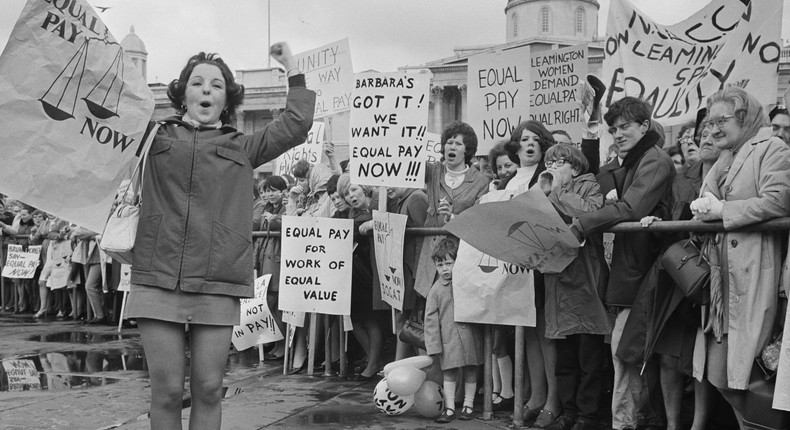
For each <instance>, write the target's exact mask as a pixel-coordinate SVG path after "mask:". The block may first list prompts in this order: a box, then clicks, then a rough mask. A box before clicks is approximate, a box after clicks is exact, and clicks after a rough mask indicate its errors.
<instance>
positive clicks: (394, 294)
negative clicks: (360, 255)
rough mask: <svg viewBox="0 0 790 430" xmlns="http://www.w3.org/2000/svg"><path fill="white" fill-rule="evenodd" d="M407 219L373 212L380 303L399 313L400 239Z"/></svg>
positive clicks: (387, 213)
mask: <svg viewBox="0 0 790 430" xmlns="http://www.w3.org/2000/svg"><path fill="white" fill-rule="evenodd" d="M408 218H409V217H407V216H406V215H401V214H395V213H390V212H380V211H376V210H374V211H373V243H374V246H375V248H376V268H377V269H378V272H379V273H378V275H379V285H380V286H381V299H382V300H384V301H385V302H387V303H389V305H390V306H392V307H393V308H395V309H397V310H399V311H402V310H403V294H404V287H405V285H404V283H403V280H404V277H403V236H404V234H406V220H407V219H408Z"/></svg>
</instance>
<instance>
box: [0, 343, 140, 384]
mask: <svg viewBox="0 0 790 430" xmlns="http://www.w3.org/2000/svg"><path fill="white" fill-rule="evenodd" d="M135 370H137V371H146V370H148V367H147V364H146V362H145V356H144V355H143V352H142V350H123V351H121V350H107V351H60V352H48V353H42V354H37V355H28V356H24V357H20V358H18V359H13V360H3V362H2V366H1V367H0V391H39V390H49V391H67V390H73V389H81V388H91V387H96V386H101V385H108V384H112V383H115V382H118V381H120V380H121V379H120V378H114V377H112V376H107V375H105V374H104V372H118V371H135ZM98 373H101V374H98Z"/></svg>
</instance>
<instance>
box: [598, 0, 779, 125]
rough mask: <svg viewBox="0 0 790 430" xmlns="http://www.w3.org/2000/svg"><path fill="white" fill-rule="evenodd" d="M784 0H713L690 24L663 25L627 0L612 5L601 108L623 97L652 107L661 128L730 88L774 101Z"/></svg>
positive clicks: (687, 116) (691, 114)
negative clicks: (739, 86) (739, 85)
mask: <svg viewBox="0 0 790 430" xmlns="http://www.w3.org/2000/svg"><path fill="white" fill-rule="evenodd" d="M781 28H782V0H761V1H751V2H746V1H728V0H712V1H711V2H710V3H708V5H707V6H705V7H704V8H702V10H700V11H699V12H697V13H695V14H694V15H692V16H691V17H689V18H688V19H686V20H684V21H682V22H679V23H677V24H674V25H669V26H666V25H661V24H658V23H656V22H655V21H653V20H652V19H650V18H649V17H648V16H646V15H645V14H644V13H642V11H640V10H639V9H637V8H636V7H635V6H634V5H633V4H631V2H630V1H629V0H612V2H611V3H610V4H609V18H608V21H607V29H606V37H607V38H606V42H605V44H604V49H605V58H604V62H603V77H602V78H603V79H602V80H603V83H604V84H606V85H607V87H608V89H607V95H606V97H605V99H604V103H605V105H606V106H609V105H611V103H612V102H614V101H616V100H619V99H621V98H622V97H625V96H634V97H641V98H644V99H646V100H647V101H649V102H650V104H652V105H653V118H655V119H656V120H659V121H661V123H662V124H664V125H665V126H667V125H675V124H680V123H683V122H686V121H689V120H694V119H695V118H696V113H697V110H699V109H700V108H702V107H704V106H705V100H706V99H707V98H708V96H710V95H711V94H713V93H714V92H716V91H718V90H719V89H722V88H724V87H725V85H726V84H728V83H734V82H737V81H740V80H744V79H746V80H748V83H747V84H746V90H747V91H749V92H750V93H751V94H753V95H755V96H756V97H757V98H758V99H759V100H760V101H762V102H763V103H765V104H770V103H776V79H777V65H778V63H779V57H780V55H781V46H780V45H779V42H780V41H781V34H780V32H781Z"/></svg>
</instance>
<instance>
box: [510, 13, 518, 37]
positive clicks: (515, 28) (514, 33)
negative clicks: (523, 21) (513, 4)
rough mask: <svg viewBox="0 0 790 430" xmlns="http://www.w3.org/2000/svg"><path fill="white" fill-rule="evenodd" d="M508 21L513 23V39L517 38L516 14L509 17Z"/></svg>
mask: <svg viewBox="0 0 790 430" xmlns="http://www.w3.org/2000/svg"><path fill="white" fill-rule="evenodd" d="M510 20H511V21H512V23H513V38H514V39H516V38H518V14H516V13H514V14H513V15H511V17H510Z"/></svg>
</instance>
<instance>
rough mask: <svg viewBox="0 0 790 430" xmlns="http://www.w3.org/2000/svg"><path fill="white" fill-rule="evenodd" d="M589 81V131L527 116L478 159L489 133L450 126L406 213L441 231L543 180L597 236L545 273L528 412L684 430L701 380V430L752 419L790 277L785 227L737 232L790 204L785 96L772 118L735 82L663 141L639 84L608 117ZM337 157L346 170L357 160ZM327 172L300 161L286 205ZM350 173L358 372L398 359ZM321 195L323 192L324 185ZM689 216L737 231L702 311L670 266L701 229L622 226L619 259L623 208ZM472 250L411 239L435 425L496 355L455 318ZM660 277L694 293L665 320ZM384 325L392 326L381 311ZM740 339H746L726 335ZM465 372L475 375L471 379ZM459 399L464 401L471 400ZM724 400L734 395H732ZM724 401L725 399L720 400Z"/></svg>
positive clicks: (638, 213) (347, 196)
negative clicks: (755, 368) (605, 136)
mask: <svg viewBox="0 0 790 430" xmlns="http://www.w3.org/2000/svg"><path fill="white" fill-rule="evenodd" d="M591 83H592V84H593V86H594V87H595V92H596V100H595V105H596V106H595V109H594V110H593V115H591V122H590V123H589V124H588V127H587V129H586V130H582V136H583V139H582V142H577V143H574V142H573V141H572V139H571V138H570V137H569V136H568V133H566V132H564V131H562V130H557V131H555V132H550V131H549V130H548V129H546V127H545V126H544V125H543V124H541V123H540V122H537V121H525V122H524V123H522V124H519V126H518V127H516V128H515V129H514V131H513V133H512V135H511V137H510V139H508V140H507V141H502V142H499V143H497V144H496V145H495V146H494V147H493V148H492V149H491V150H490V152H489V154H488V157H487V159H486V162H485V163H483V162H481V161H478V162H477V163H476V164H475V163H473V154H474V153H475V152H476V150H477V137H476V134H475V132H474V130H473V129H472V128H471V127H470V126H469V125H468V124H465V123H462V122H453V123H451V124H448V125H447V126H446V127H445V129H444V130H443V132H442V135H441V137H442V140H441V152H442V159H441V161H438V162H434V163H428V165H427V169H426V183H425V187H424V189H422V190H411V189H400V188H391V189H388V202H387V210H388V211H390V212H395V213H403V214H407V215H408V216H409V224H408V226H420V225H424V226H428V227H441V226H443V225H445V224H446V223H447V222H449V221H450V220H451V219H452V217H453V216H455V215H458V214H459V213H461V212H463V211H464V210H466V209H468V208H469V207H471V206H473V205H475V204H477V203H478V202H479V200H480V198H481V197H482V196H483V194H485V193H486V192H488V191H489V190H511V191H513V192H516V193H520V192H524V191H526V190H528V189H530V188H533V187H536V188H539V189H541V190H542V191H543V192H544V193H545V194H546V195H547V197H548V198H549V200H550V201H551V203H552V204H553V206H554V207H555V209H556V210H557V211H558V213H559V214H560V216H561V217H562V218H563V219H565V220H566V221H567V223H568V225H569V227H570V229H571V231H572V232H573V233H574V234H575V235H576V236H577V238H578V239H579V240H580V242H581V243H582V248H581V249H580V252H579V254H578V256H577V257H576V258H575V259H574V260H573V261H572V262H571V264H570V265H569V266H568V267H567V268H566V269H565V270H564V271H563V272H562V273H560V274H552V275H543V274H541V273H539V272H533V273H534V276H535V283H534V284H535V290H536V291H535V301H536V302H535V306H536V308H537V325H536V327H532V328H527V330H526V357H527V359H526V363H525V366H526V369H525V370H526V371H527V372H526V373H527V375H528V388H527V390H525V391H526V393H525V394H526V395H527V397H526V398H527V399H528V400H527V401H526V403H525V404H524V405H523V411H522V416H523V418H524V423H525V425H526V426H528V427H530V428H545V429H551V430H558V429H559V430H569V429H573V430H585V429H594V428H599V426H600V425H610V426H611V428H614V429H618V430H619V429H637V428H667V429H678V428H681V416H683V415H684V414H682V413H681V412H682V409H683V407H684V405H685V403H682V398H683V396H684V393H685V392H686V391H687V390H688V389H689V388H693V391H694V411H693V423H692V427H691V428H692V429H693V430H702V429H705V428H709V426H714V427H716V428H735V427H737V426H738V424H739V423H740V424H741V425H742V422H743V416H744V407H745V406H744V405H745V400H744V398H745V391H744V389H745V388H746V384H747V383H748V381H749V372H750V370H751V363H752V361H753V360H752V358H753V357H755V356H757V355H759V353H760V351H761V350H762V348H763V346H765V345H766V343H767V342H768V341H769V340H772V339H773V338H774V337H775V332H776V328H777V324H775V321H776V320H778V319H782V318H783V317H784V312H786V310H785V309H786V304H785V300H786V299H784V298H782V297H784V292H783V291H782V290H781V288H780V284H779V275H780V269H781V267H782V262H783V259H784V258H786V254H787V253H786V251H783V249H786V244H783V243H782V238H783V236H784V237H785V238H786V235H783V234H778V233H767V232H763V233H740V232H730V231H729V230H732V229H736V228H738V227H742V226H744V225H748V224H753V223H757V222H760V221H764V220H767V219H771V218H776V217H781V216H787V215H788V214H790V177H789V175H790V166H788V163H790V158H789V157H788V156H790V149H788V146H787V145H785V144H784V143H783V142H782V140H780V139H783V138H784V135H783V131H784V129H783V128H782V127H783V126H782V125H781V124H782V121H784V120H785V118H784V117H786V118H787V119H788V120H790V115H788V114H787V110H786V108H784V107H783V106H779V107H777V108H775V109H773V110H772V111H771V112H770V120H771V121H772V122H771V124H770V125H771V126H772V127H773V130H771V129H770V128H769V122H768V121H769V117H768V114H767V111H765V110H763V108H762V106H760V104H759V103H758V102H757V101H756V100H755V99H754V98H753V97H752V96H750V95H749V94H748V93H747V92H745V91H744V90H742V89H740V88H737V87H728V88H726V89H724V90H721V91H719V92H718V93H716V94H715V95H713V96H712V97H711V98H710V100H709V101H708V106H707V108H704V109H701V110H700V112H699V114H698V116H697V120H696V121H695V122H693V123H690V124H686V125H684V126H683V128H682V130H681V132H680V134H679V136H680V137H679V138H678V140H677V141H675V142H673V144H672V145H670V148H671V149H669V150H666V148H665V147H664V135H665V133H664V129H663V127H662V126H661V124H659V123H658V122H656V121H653V120H652V119H651V112H652V107H651V106H650V105H649V104H648V103H647V102H645V101H644V100H641V99H637V98H633V97H625V98H623V99H621V100H619V101H616V102H614V103H612V104H611V106H609V109H608V111H607V113H606V114H605V115H603V116H601V115H600V105H599V103H600V97H599V93H600V94H602V93H603V88H601V87H602V85H601V84H599V83H596V82H591ZM596 84H597V85H596ZM601 122H605V123H606V124H607V126H608V132H609V133H610V134H611V136H612V138H613V140H614V144H613V145H612V146H611V147H610V148H608V154H607V157H606V159H605V160H603V162H600V161H599V160H600V159H599V156H598V149H599V142H600V140H599V137H598V131H597V130H599V129H601V127H600V125H601V124H600V123H601ZM771 134H773V135H774V136H776V137H778V138H776V137H771ZM340 165H341V166H343V167H342V168H343V169H345V168H346V166H347V160H346V161H344V162H341V163H340ZM295 168H296V167H295ZM488 170H490V173H489V172H488ZM322 171H326V172H331V169H330V168H328V167H327V166H320V165H319V166H317V167H308V168H307V169H304V170H303V171H295V172H294V176H296V177H297V178H303V179H302V182H301V184H300V185H299V186H297V187H298V188H297V187H294V188H295V189H296V191H295V192H294V191H293V189H294V188H292V189H291V193H290V194H289V196H291V198H290V199H289V202H288V203H287V206H291V205H294V207H293V208H291V209H289V211H291V210H292V211H293V213H298V212H297V209H298V208H302V207H304V203H300V199H302V200H301V201H302V202H304V201H309V200H307V197H309V196H310V191H309V190H311V188H310V187H311V184H310V183H311V182H312V183H319V182H317V181H315V180H314V181H310V180H309V177H310V176H311V175H312V174H313V172H322ZM328 174H329V173H327V174H325V175H321V176H326V175H328ZM489 175H490V176H493V178H489ZM336 178H337V176H334V177H332V178H331V179H330V180H329V181H328V182H329V183H328V184H327V186H326V194H327V195H328V198H329V199H330V201H331V202H332V207H330V212H331V213H332V216H333V217H336V218H351V219H355V238H354V240H355V242H356V243H357V244H358V246H357V249H358V250H359V252H358V253H359V254H363V253H364V254H365V255H364V256H362V255H357V253H355V257H354V265H353V266H354V280H353V282H352V303H353V306H352V318H353V319H354V321H355V324H354V332H355V335H356V337H357V339H358V340H359V343H360V344H361V345H362V347H363V348H364V350H365V354H366V356H367V362H366V363H364V364H365V365H364V366H362V367H360V368H358V369H357V371H358V372H357V376H353V378H356V379H357V380H361V381H366V380H369V379H371V378H372V377H373V376H374V375H375V373H376V371H377V369H378V368H380V366H381V365H382V364H383V363H384V361H383V360H384V358H383V356H382V353H381V351H380V350H377V349H376V347H377V346H379V345H380V344H381V342H382V340H381V337H379V334H381V333H383V336H384V337H388V336H389V334H388V333H389V331H388V330H387V327H386V326H380V325H379V326H375V328H374V329H373V330H371V327H370V326H368V325H366V324H365V323H360V322H359V319H360V312H368V311H372V310H373V309H374V308H373V307H372V306H373V304H374V303H375V302H376V299H377V297H375V295H374V294H373V291H375V290H376V289H377V288H378V286H377V281H376V280H375V278H376V276H375V264H369V262H370V261H374V260H375V259H373V258H370V255H369V254H370V253H372V252H373V250H372V248H371V246H370V243H369V239H366V238H365V237H364V233H367V232H368V231H369V230H370V229H371V228H370V225H369V222H367V221H368V220H369V219H370V210H372V209H373V208H374V207H375V203H376V201H377V198H376V197H375V195H374V190H373V189H370V188H368V187H364V186H358V185H355V184H353V183H351V181H350V177H349V176H348V175H347V174H343V175H342V176H340V178H339V180H337V179H336ZM336 180H337V183H336V182H335V181H336ZM305 182H307V183H306V184H305ZM316 189H317V188H316ZM321 190H324V189H323V188H321ZM299 196H302V197H299ZM319 200H320V196H319ZM312 201H313V202H317V200H316V197H315V196H313V197H312ZM305 210H306V209H305ZM692 218H694V219H698V220H705V221H708V220H711V221H712V220H722V221H723V222H724V228H725V229H726V230H728V232H726V233H722V234H719V235H718V237H717V239H716V241H715V243H716V244H717V246H715V247H711V248H710V249H709V250H708V251H707V253H708V254H710V255H707V258H708V260H709V261H711V262H712V263H711V264H712V266H714V267H715V268H716V270H721V273H722V276H718V277H715V278H714V279H716V280H717V282H716V283H713V284H712V285H711V294H712V295H713V296H714V297H718V300H717V301H716V302H715V304H712V305H711V306H710V307H709V308H707V309H706V310H705V311H704V312H701V310H700V308H699V307H698V306H697V305H694V304H693V303H692V302H691V301H690V300H688V299H686V298H684V297H682V292H680V290H679V289H677V287H676V286H675V285H674V283H673V281H672V280H671V278H669V277H668V275H667V274H666V272H665V271H664V270H663V268H662V267H661V264H660V259H659V257H660V255H661V254H662V253H663V252H664V251H665V250H666V248H667V247H668V246H669V244H671V243H673V242H674V241H675V240H679V239H680V238H682V237H688V234H685V235H683V234H656V233H651V232H647V231H645V232H632V233H617V234H615V235H614V245H613V251H612V260H611V262H610V263H607V262H606V261H605V258H604V252H603V240H602V233H603V232H604V231H606V230H607V229H609V228H610V227H612V226H614V225H616V224H618V223H620V222H624V221H641V223H642V225H644V226H649V225H650V224H651V223H653V222H654V221H656V220H689V219H692ZM457 246H458V245H457V239H456V238H454V237H453V236H426V237H423V236H410V235H407V237H406V245H405V251H404V269H405V271H406V274H407V276H406V277H407V282H406V283H407V289H406V290H407V291H406V298H407V300H406V301H405V304H404V312H403V313H402V314H399V315H398V316H399V319H398V320H397V324H398V325H402V324H403V322H404V321H405V318H407V317H408V316H409V315H410V313H411V312H424V317H425V331H426V346H427V348H428V349H427V351H426V350H415V349H413V348H411V347H409V346H407V345H403V346H402V347H401V345H399V346H398V348H397V350H396V353H395V354H394V358H397V359H400V358H404V357H407V356H409V355H411V354H415V353H417V354H430V355H434V356H435V357H436V362H437V363H438V364H439V366H440V367H441V370H442V374H443V380H444V395H445V399H446V400H447V401H448V403H447V404H446V408H447V409H446V410H445V411H444V412H443V413H442V415H441V416H440V418H439V419H438V420H437V421H438V422H450V421H452V420H453V419H455V418H459V419H467V418H470V417H472V416H473V401H474V394H475V393H476V390H477V385H476V384H477V383H478V382H479V380H480V375H479V372H478V371H477V366H478V365H479V364H480V363H481V362H482V357H481V356H480V354H479V353H480V352H481V351H482V346H481V345H480V343H479V342H480V341H479V336H478V334H476V333H477V332H476V331H475V330H477V328H476V327H475V326H474V325H470V324H462V323H457V322H455V321H454V319H453V318H452V317H451V315H452V309H453V297H452V287H451V285H452V274H451V273H452V270H451V267H452V265H453V263H454V261H455V258H456V253H457ZM783 246H784V247H783ZM448 267H449V269H448ZM758 268H759V269H758ZM728 273H729V276H727V274H728ZM412 288H413V289H412ZM371 289H372V291H371ZM656 291H669V292H671V294H672V295H674V297H676V298H677V297H678V294H680V296H679V298H677V300H675V302H673V303H674V304H673V308H672V309H671V310H670V312H671V316H670V317H669V318H668V320H666V321H662V325H661V326H657V324H658V323H657V321H655V319H656V318H657V317H656V315H654V314H653V313H651V312H653V311H651V310H650V309H652V307H653V304H654V301H655V300H656V297H658V295H657V294H658V293H656ZM734 298H737V299H738V300H735V299H734ZM425 299H427V303H425ZM423 303H424V305H423ZM372 312H375V311H372ZM779 317H781V318H779ZM376 321H377V322H378V323H379V324H385V325H386V324H387V323H386V322H385V319H383V318H381V319H376ZM648 326H650V327H652V328H651V329H650V330H655V333H654V334H653V336H655V338H656V341H655V344H654V346H653V347H651V348H650V351H649V352H648V351H647V348H646V346H645V345H644V344H642V343H640V340H639V339H644V335H645V331H646V330H647V328H646V327H648ZM396 329H397V327H396ZM493 333H494V356H493V357H492V363H493V364H494V366H493V369H494V372H493V384H494V392H495V395H494V398H493V402H494V410H495V411H499V410H508V409H512V407H513V406H514V405H513V399H514V397H515V393H514V391H513V385H514V379H513V378H514V377H513V374H514V370H513V362H512V360H511V358H510V353H511V351H512V348H513V337H512V330H509V329H508V328H506V327H494V330H493ZM459 336H460V337H459ZM747 339H748V340H747ZM736 343H737V344H738V345H745V347H744V348H740V347H738V348H732V347H729V346H730V344H736ZM607 344H608V345H607ZM459 378H460V379H463V381H464V384H463V386H459V384H457V383H456V381H458V379H459ZM692 381H693V384H692ZM717 393H721V395H719V394H717ZM456 398H458V399H463V401H462V402H459V404H460V405H461V406H460V407H461V409H460V411H459V412H458V413H456V404H455V403H454V402H455V399H456ZM716 399H718V400H716ZM717 402H718V403H717ZM722 402H725V403H722ZM726 404H729V405H730V408H727V407H726V406H722V405H726ZM714 407H716V408H718V409H717V411H719V413H716V414H713V413H711V411H712V408H714ZM722 407H724V408H725V410H724V411H725V413H721V411H722V409H721V408H722ZM729 410H732V412H727V411H729ZM685 415H686V416H689V414H685ZM728 417H730V418H731V421H728ZM739 420H740V421H739Z"/></svg>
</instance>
